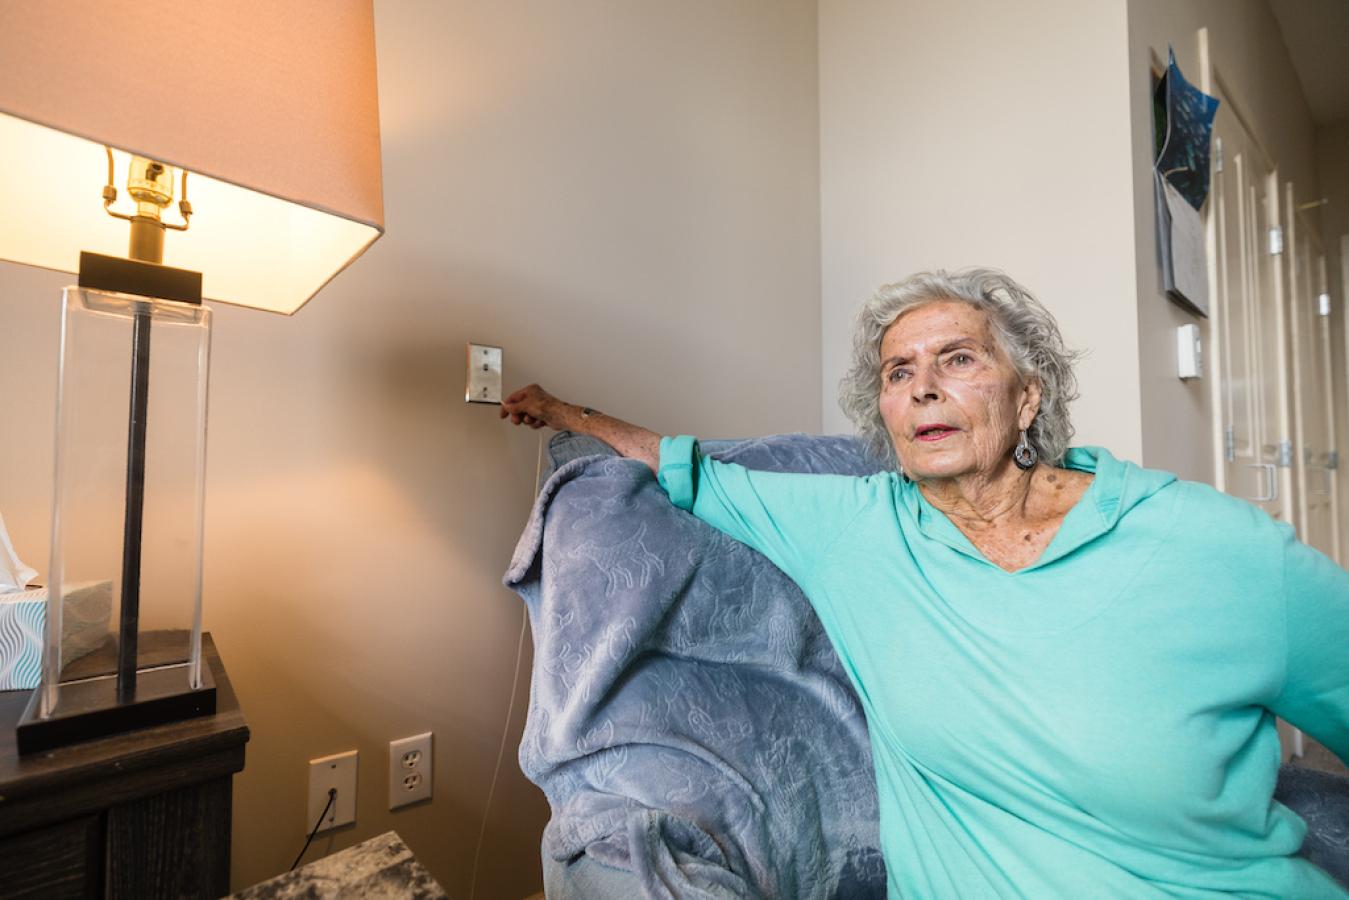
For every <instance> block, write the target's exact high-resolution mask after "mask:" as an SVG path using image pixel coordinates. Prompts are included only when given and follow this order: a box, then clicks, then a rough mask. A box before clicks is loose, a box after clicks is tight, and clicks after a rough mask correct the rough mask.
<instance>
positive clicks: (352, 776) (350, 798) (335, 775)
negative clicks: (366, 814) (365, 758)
mask: <svg viewBox="0 0 1349 900" xmlns="http://www.w3.org/2000/svg"><path fill="white" fill-rule="evenodd" d="M356 763H357V755H356V751H355V750H348V751H347V752H346V753H335V754H333V755H332V756H324V757H322V758H320V759H311V760H310V761H309V805H308V806H307V807H306V812H305V825H304V827H305V834H308V833H309V831H310V830H311V829H312V828H313V827H314V823H315V822H317V821H318V818H319V814H320V813H322V812H323V807H324V806H325V805H326V804H327V803H328V789H329V788H337V802H336V803H334V804H333V806H332V807H330V808H329V809H328V814H327V815H325V816H324V817H323V822H322V823H321V824H320V825H319V828H318V830H319V831H321V832H322V831H327V830H328V829H330V828H338V827H340V826H342V825H350V824H351V823H352V822H355V821H356Z"/></svg>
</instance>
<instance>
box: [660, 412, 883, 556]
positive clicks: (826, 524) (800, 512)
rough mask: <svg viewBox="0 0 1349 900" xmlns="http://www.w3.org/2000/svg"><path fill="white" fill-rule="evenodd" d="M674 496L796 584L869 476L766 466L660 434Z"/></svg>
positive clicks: (663, 467)
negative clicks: (706, 452)
mask: <svg viewBox="0 0 1349 900" xmlns="http://www.w3.org/2000/svg"><path fill="white" fill-rule="evenodd" d="M657 480H658V481H659V482H660V485H661V487H663V488H664V489H665V491H666V493H667V494H669V496H670V501H671V502H672V503H674V505H675V506H678V507H679V508H680V509H683V510H685V511H687V512H691V513H693V515H695V516H697V517H698V518H699V519H702V520H703V521H704V522H707V523H708V524H709V525H711V526H713V527H714V528H716V529H718V530H719V531H723V532H725V533H726V534H728V535H730V536H731V537H733V538H735V539H736V540H738V541H740V542H742V543H745V544H748V545H749V546H750V547H753V548H754V549H755V550H758V551H759V552H760V553H762V554H763V555H764V556H766V557H768V559H769V560H770V561H771V562H772V563H773V564H774V565H775V566H777V567H778V568H779V569H781V570H782V571H783V572H785V573H786V574H787V575H788V577H790V578H792V579H793V580H794V581H797V582H798V583H799V582H801V581H802V580H804V579H806V578H808V577H809V574H810V572H811V571H812V570H813V569H814V567H815V566H816V565H817V563H818V562H819V561H820V558H821V557H822V555H823V553H824V551H825V550H827V549H828V547H829V546H830V545H831V544H832V543H833V541H834V539H835V538H837V537H838V536H839V535H840V534H842V533H843V531H844V530H845V529H846V528H847V526H848V525H849V524H850V523H851V522H852V520H853V519H854V518H856V516H857V514H858V513H859V512H861V510H862V508H863V505H864V504H865V502H866V499H867V496H868V493H869V490H870V488H869V485H870V481H871V479H868V478H857V477H852V476H847V475H814V474H805V473H788V472H763V471H759V470H756V469H747V468H745V467H744V466H741V465H737V464H735V463H724V462H720V461H718V460H715V459H711V458H709V457H705V456H703V455H702V454H701V453H699V451H698V442H697V440H696V439H695V438H693V437H690V436H689V435H681V436H679V437H665V438H661V442H660V469H659V471H658V473H657Z"/></svg>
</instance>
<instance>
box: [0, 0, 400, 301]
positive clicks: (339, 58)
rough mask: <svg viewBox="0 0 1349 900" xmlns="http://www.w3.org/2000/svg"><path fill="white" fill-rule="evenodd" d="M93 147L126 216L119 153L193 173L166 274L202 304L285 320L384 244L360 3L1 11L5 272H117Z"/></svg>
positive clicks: (119, 252) (375, 118)
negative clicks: (82, 260) (183, 280)
mask: <svg viewBox="0 0 1349 900" xmlns="http://www.w3.org/2000/svg"><path fill="white" fill-rule="evenodd" d="M105 147H110V148H112V150H113V156H114V164H115V165H114V182H113V183H114V185H115V186H116V187H117V189H118V201H117V202H116V203H115V204H114V205H113V209H115V210H118V211H121V212H127V213H133V212H134V211H135V208H134V202H133V201H132V200H131V198H130V197H129V196H128V194H127V191H126V187H125V185H126V177H127V170H128V166H129V163H130V156H131V154H137V155H140V156H145V157H148V158H150V159H153V160H156V161H159V162H162V163H167V164H168V165H171V166H175V167H177V168H180V169H184V170H186V171H188V172H189V173H190V174H189V176H188V180H187V189H188V199H190V200H191V202H192V207H193V216H192V220H191V226H190V228H189V230H188V231H186V232H181V233H180V232H175V231H170V232H168V234H167V235H166V237H165V241H164V260H163V261H164V264H165V265H169V266H174V267H177V268H184V269H192V270H194V271H198V272H201V273H202V293H203V295H204V296H205V297H206V298H207V299H211V300H218V301H222V302H225V303H231V304H235V305H239V306H247V307H252V308H255V309H263V310H268V311H271V312H278V313H284V314H290V313H293V312H295V310H297V309H299V308H300V307H301V306H303V305H304V303H305V302H306V301H307V300H308V299H309V298H310V297H312V296H313V295H314V294H315V293H316V292H317V291H318V290H319V289H321V288H322V287H323V286H324V285H325V284H326V283H327V282H328V281H329V280H330V279H331V278H333V277H334V276H335V275H336V274H337V273H338V272H340V271H341V270H342V269H343V268H345V267H346V266H347V264H348V263H350V262H351V261H352V260H353V259H355V258H356V257H357V256H359V255H360V254H361V253H362V252H363V251H364V250H365V249H366V248H367V247H368V246H369V245H370V244H371V243H372V242H373V241H374V240H375V239H377V238H378V237H379V236H380V235H381V234H382V233H383V230H384V210H383V193H382V186H381V173H380V149H379V106H378V99H377V90H376V72H375V39H374V11H373V7H372V3H371V0H284V2H279V0H230V2H221V0H201V2H193V3H181V2H174V0H138V2H136V3H89V2H87V0H43V2H41V3H4V4H3V11H2V12H0V259H6V260H10V261H13V262H18V263H24V264H28V265H34V266H40V267H43V268H48V269H56V270H61V271H68V272H74V271H76V270H77V268H78V265H79V254H80V251H81V250H90V251H94V252H97V253H103V254H106V255H110V256H126V254H127V244H128V230H129V226H128V223H126V222H125V221H122V220H119V219H114V218H113V217H111V216H109V215H108V214H107V213H106V212H104V210H103V199H102V189H103V185H104V184H105V183H106V181H107V151H106V150H105V149H104V148H105ZM175 182H176V180H175ZM175 187H176V184H175ZM178 199H180V198H179V197H177V196H175V202H174V204H173V205H171V206H170V207H169V208H168V209H166V210H165V212H164V219H165V221H167V222H178V221H181V220H180V218H179V215H178V210H177V203H176V201H177V200H178Z"/></svg>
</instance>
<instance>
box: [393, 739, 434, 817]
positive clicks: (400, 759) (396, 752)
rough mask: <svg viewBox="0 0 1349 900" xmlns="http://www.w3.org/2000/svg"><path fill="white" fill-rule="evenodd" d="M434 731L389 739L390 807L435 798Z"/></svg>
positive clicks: (396, 807) (395, 807)
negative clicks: (432, 782) (433, 783)
mask: <svg viewBox="0 0 1349 900" xmlns="http://www.w3.org/2000/svg"><path fill="white" fill-rule="evenodd" d="M431 768H432V767H431V732H429V731H428V732H426V733H424V734H415V735H413V736H412V737H405V738H401V739H399V740H396V741H390V742H389V809H398V808H399V807H400V806H408V805H409V804H412V803H419V802H421V801H422V800H430V799H431Z"/></svg>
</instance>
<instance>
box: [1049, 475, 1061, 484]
mask: <svg viewBox="0 0 1349 900" xmlns="http://www.w3.org/2000/svg"><path fill="white" fill-rule="evenodd" d="M1058 480H1059V476H1057V475H1050V476H1049V483H1050V484H1053V483H1054V482H1056V481H1058Z"/></svg>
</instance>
